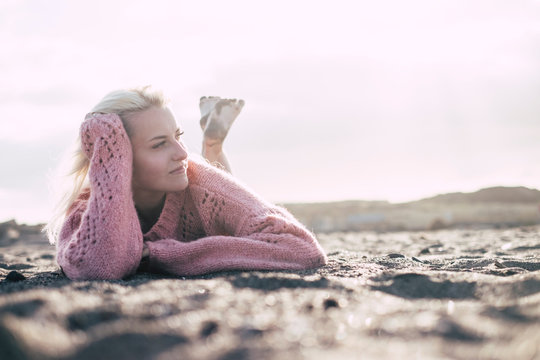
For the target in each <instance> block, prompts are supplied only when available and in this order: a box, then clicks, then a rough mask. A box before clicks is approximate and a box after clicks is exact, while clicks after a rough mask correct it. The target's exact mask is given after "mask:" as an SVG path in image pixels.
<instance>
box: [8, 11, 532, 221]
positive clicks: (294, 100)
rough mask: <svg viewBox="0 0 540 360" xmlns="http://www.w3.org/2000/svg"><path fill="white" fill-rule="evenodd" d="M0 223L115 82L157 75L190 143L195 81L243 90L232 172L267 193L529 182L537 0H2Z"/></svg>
mask: <svg viewBox="0 0 540 360" xmlns="http://www.w3.org/2000/svg"><path fill="white" fill-rule="evenodd" d="M0 44H1V47H0V84H1V86H0V122H1V129H2V131H1V132H0V154H2V155H1V156H0V169H1V175H0V203H1V204H2V206H1V208H0V221H2V220H6V219H11V218H15V219H16V220H17V221H19V222H27V223H36V222H44V221H46V220H47V219H48V216H49V211H50V209H51V200H50V197H49V195H48V181H49V180H48V179H49V177H50V174H51V173H52V171H53V170H54V168H55V166H56V165H57V164H58V162H59V160H60V158H61V157H62V154H63V153H64V152H65V149H66V148H67V147H69V146H70V144H72V142H73V141H74V139H75V137H76V136H77V134H78V128H79V125H80V123H81V121H82V119H83V118H84V115H85V114H86V113H87V112H88V111H89V110H90V109H91V108H92V107H93V106H94V105H95V104H96V103H97V102H98V101H99V100H100V99H101V98H102V97H103V96H104V95H105V94H106V93H108V92H109V91H111V90H114V89H117V88H122V87H130V86H137V85H146V84H152V85H154V86H156V87H158V88H161V89H163V90H164V91H165V92H166V94H167V95H168V96H169V97H170V98H171V99H172V109H173V112H174V113H175V115H176V118H177V121H178V123H179V125H180V126H181V127H182V128H183V129H184V130H185V133H186V135H185V138H184V139H185V141H186V143H187V145H188V147H189V148H190V149H191V150H192V151H194V152H199V151H200V142H201V140H202V138H201V131H200V128H199V124H198V120H199V117H200V114H199V109H198V102H199V98H200V97H201V96H203V95H218V96H221V97H231V98H242V99H244V100H245V101H246V106H245V107H244V110H243V112H242V114H241V115H240V116H239V118H238V119H237V121H236V123H235V125H234V126H233V128H232V130H231V132H230V133H229V137H228V139H227V144H226V149H227V153H228V155H229V158H230V160H231V162H232V166H233V172H234V173H235V175H236V176H237V177H238V178H240V179H241V180H242V181H243V182H244V183H246V184H248V185H249V186H250V187H251V188H252V189H254V190H255V191H256V192H258V193H260V194H261V195H262V196H263V197H265V198H267V199H268V200H270V201H273V202H321V201H337V200H346V199H363V200H388V201H390V202H405V201H410V200H416V199H419V198H423V197H429V196H433V195H436V194H440V193H447V192H455V191H474V190H478V189H480V188H483V187H489V186H495V185H502V186H518V185H521V186H527V187H532V188H540V166H539V164H540V141H539V139H540V66H539V65H540V1H538V0H513V1H499V0H448V1H447V0H438V1H433V0H409V1H401V0H380V1H364V0H355V1H353V0H351V1H343V0H332V1H313V0H310V1H303V0H302V1H300V0H299V1H291V0H287V1H284V0H274V1H272V2H269V1H268V2H255V1H248V0H246V1H241V0H231V1H226V2H224V1H177V0H152V1H137V0H129V1H128V0H118V1H110V0H107V1H103V0H92V1H76V2H75V1H68V0H53V1H41V0H2V2H0Z"/></svg>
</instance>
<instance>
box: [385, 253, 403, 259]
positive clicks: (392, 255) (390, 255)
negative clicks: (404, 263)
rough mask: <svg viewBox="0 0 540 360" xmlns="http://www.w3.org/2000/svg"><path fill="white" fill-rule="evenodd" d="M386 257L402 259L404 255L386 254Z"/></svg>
mask: <svg viewBox="0 0 540 360" xmlns="http://www.w3.org/2000/svg"><path fill="white" fill-rule="evenodd" d="M386 256H388V257H389V258H390V259H397V258H404V257H405V255H402V254H388V255H386Z"/></svg>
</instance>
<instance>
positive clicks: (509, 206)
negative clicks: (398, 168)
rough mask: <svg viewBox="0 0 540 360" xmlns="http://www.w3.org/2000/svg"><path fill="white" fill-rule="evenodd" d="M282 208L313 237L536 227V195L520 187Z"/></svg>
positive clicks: (539, 218)
mask: <svg viewBox="0 0 540 360" xmlns="http://www.w3.org/2000/svg"><path fill="white" fill-rule="evenodd" d="M283 205H284V206H285V207H286V208H287V209H289V211H290V212H291V213H293V214H294V215H295V216H296V217H297V218H298V219H299V220H300V221H301V222H302V223H304V224H305V225H306V226H307V227H308V229H310V230H312V231H314V232H332V231H418V230H436V229H442V228H458V227H475V226H482V227H484V226H487V227H513V226H528V225H537V224H540V206H539V205H540V191H539V190H536V189H529V188H526V187H523V186H520V187H503V186H497V187H491V188H486V189H481V190H478V191H475V192H471V193H461V192H459V193H449V194H441V195H437V196H434V197H430V198H426V199H421V200H417V201H412V202H407V203H399V204H394V203H389V202H386V201H360V200H353V201H340V202H333V203H332V202H328V203H318V204H315V203H304V204H283Z"/></svg>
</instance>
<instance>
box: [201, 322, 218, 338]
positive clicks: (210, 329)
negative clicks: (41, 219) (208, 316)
mask: <svg viewBox="0 0 540 360" xmlns="http://www.w3.org/2000/svg"><path fill="white" fill-rule="evenodd" d="M218 328H219V325H218V323H217V322H215V321H207V322H206V323H205V324H204V325H203V327H202V328H201V332H200V335H201V337H203V338H206V337H208V336H210V335H212V334H214V333H216V332H217V331H218Z"/></svg>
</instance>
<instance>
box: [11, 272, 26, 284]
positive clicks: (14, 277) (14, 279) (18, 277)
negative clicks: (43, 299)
mask: <svg viewBox="0 0 540 360" xmlns="http://www.w3.org/2000/svg"><path fill="white" fill-rule="evenodd" d="M23 280H26V276H24V275H23V274H21V273H20V272H18V271H15V270H13V271H10V272H9V274H7V276H6V281H11V282H17V281H23Z"/></svg>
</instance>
